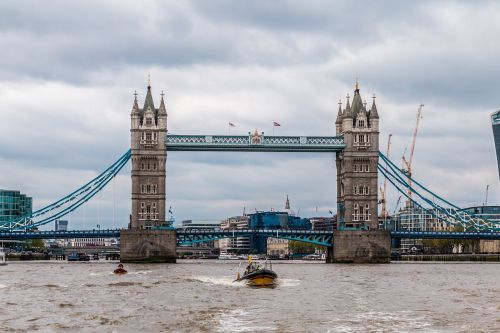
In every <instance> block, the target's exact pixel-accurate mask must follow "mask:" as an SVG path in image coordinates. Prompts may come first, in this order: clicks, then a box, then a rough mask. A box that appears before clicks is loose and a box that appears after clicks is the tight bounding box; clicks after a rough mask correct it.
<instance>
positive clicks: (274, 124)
mask: <svg viewBox="0 0 500 333" xmlns="http://www.w3.org/2000/svg"><path fill="white" fill-rule="evenodd" d="M273 126H281V125H280V124H278V123H277V122H275V121H273Z"/></svg>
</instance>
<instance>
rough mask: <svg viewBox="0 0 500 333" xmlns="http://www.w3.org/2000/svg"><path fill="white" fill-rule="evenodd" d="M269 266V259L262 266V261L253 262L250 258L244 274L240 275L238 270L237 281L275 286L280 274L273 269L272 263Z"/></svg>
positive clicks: (253, 285) (254, 285)
mask: <svg viewBox="0 0 500 333" xmlns="http://www.w3.org/2000/svg"><path fill="white" fill-rule="evenodd" d="M267 266H268V265H267V261H266V262H265V264H264V266H262V265H261V264H260V263H254V262H252V259H251V258H249V259H248V265H247V267H246V269H245V272H244V273H243V276H240V273H239V272H238V276H237V278H236V280H235V281H238V282H239V281H245V282H246V283H247V285H249V286H251V287H273V286H275V285H276V279H277V278H278V275H277V274H276V273H275V272H274V271H273V270H272V265H270V267H269V268H268V267H267Z"/></svg>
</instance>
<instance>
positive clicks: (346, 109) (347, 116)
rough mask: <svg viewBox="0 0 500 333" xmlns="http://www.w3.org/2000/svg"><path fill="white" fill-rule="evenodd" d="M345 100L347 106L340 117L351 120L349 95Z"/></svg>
mask: <svg viewBox="0 0 500 333" xmlns="http://www.w3.org/2000/svg"><path fill="white" fill-rule="evenodd" d="M346 99H347V104H346V107H345V110H344V113H343V114H342V116H343V117H344V118H352V113H351V105H350V104H349V94H347V96H346Z"/></svg>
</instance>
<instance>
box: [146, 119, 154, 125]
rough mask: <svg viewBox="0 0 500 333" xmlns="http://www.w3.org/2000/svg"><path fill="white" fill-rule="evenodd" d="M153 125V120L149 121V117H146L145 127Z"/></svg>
mask: <svg viewBox="0 0 500 333" xmlns="http://www.w3.org/2000/svg"><path fill="white" fill-rule="evenodd" d="M152 124H153V119H151V118H150V117H147V118H146V125H152Z"/></svg>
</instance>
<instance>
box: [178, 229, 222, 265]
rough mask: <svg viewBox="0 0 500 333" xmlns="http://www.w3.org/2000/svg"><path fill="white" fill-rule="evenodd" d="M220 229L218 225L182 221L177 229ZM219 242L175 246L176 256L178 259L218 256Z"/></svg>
mask: <svg viewBox="0 0 500 333" xmlns="http://www.w3.org/2000/svg"><path fill="white" fill-rule="evenodd" d="M218 228H220V223H218V222H216V221H214V222H207V221H196V220H184V221H182V223H181V226H180V227H179V228H178V229H181V230H213V229H218ZM218 248H219V240H215V241H210V242H202V243H196V244H190V245H180V246H177V255H178V256H180V257H206V256H210V255H214V256H216V255H218V252H219V250H218Z"/></svg>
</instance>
